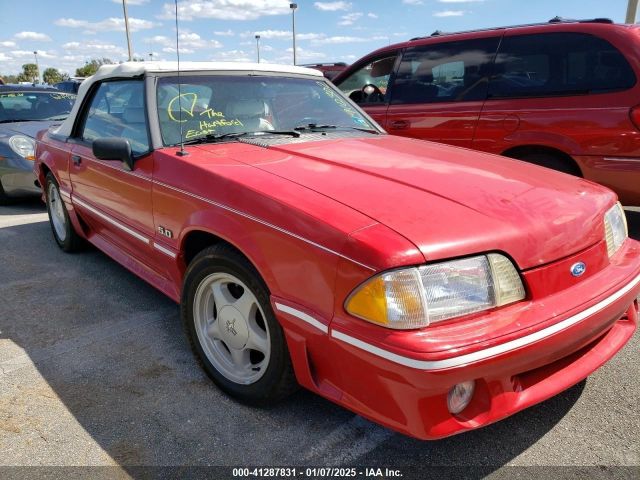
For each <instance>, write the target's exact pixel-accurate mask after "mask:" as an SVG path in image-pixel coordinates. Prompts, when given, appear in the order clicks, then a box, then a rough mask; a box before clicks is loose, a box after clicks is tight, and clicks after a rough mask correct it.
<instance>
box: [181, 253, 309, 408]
mask: <svg viewBox="0 0 640 480" xmlns="http://www.w3.org/2000/svg"><path fill="white" fill-rule="evenodd" d="M180 311H181V316H182V321H183V324H184V327H185V330H186V333H187V337H188V339H189V343H190V345H191V349H192V350H193V353H194V354H195V356H196V359H197V360H198V363H199V364H200V366H201V367H202V368H203V370H204V371H205V372H206V374H207V375H208V376H209V378H211V380H213V382H214V383H215V384H216V385H217V386H218V387H219V388H220V389H221V390H223V391H224V392H226V393H227V394H229V395H230V396H232V397H235V398H237V399H238V400H240V401H243V402H246V403H250V404H257V405H265V404H272V403H275V402H277V401H279V400H281V399H283V398H285V397H287V396H288V395H290V394H291V393H293V392H295V391H296V390H297V389H298V383H297V381H296V378H295V374H294V372H293V366H292V364H291V358H290V356H289V350H288V349H287V343H286V340H285V336H284V332H283V331H282V328H281V327H280V324H279V323H278V321H277V319H276V317H275V314H274V313H273V310H272V309H271V304H270V301H269V291H268V289H267V287H266V285H265V283H264V281H263V280H262V278H261V277H260V275H259V274H258V272H257V271H256V269H255V268H254V267H253V265H251V263H249V261H248V260H247V259H246V258H245V257H244V256H242V255H241V254H240V253H239V252H238V251H236V250H235V249H233V248H231V247H229V246H228V245H225V244H217V245H214V246H212V247H209V248H206V249H204V250H202V251H201V252H200V253H198V255H196V256H195V258H194V259H193V260H192V261H191V263H190V264H189V268H188V269H187V273H186V275H185V279H184V285H183V290H182V299H181V303H180Z"/></svg>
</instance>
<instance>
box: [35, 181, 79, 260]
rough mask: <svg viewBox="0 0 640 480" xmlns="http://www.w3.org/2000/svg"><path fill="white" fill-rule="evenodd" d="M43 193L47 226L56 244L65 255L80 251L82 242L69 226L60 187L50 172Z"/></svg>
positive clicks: (71, 226) (69, 221)
mask: <svg viewBox="0 0 640 480" xmlns="http://www.w3.org/2000/svg"><path fill="white" fill-rule="evenodd" d="M44 191H45V197H46V202H47V213H48V214H49V225H51V232H52V233H53V238H54V239H55V241H56V243H57V244H58V246H59V247H60V248H61V249H62V250H63V251H65V252H67V253H71V252H76V251H78V250H80V249H81V248H82V247H83V245H84V241H83V239H82V238H81V237H80V236H79V235H78V234H77V233H76V231H75V229H74V228H73V225H72V224H71V219H70V218H69V213H68V212H67V207H66V206H65V204H64V202H63V201H62V197H61V196H60V186H59V185H58V182H57V181H56V179H55V177H54V176H53V174H52V173H51V172H49V173H47V176H46V179H45V190H44Z"/></svg>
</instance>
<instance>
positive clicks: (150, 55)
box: [149, 52, 153, 62]
mask: <svg viewBox="0 0 640 480" xmlns="http://www.w3.org/2000/svg"><path fill="white" fill-rule="evenodd" d="M149 61H150V62H153V52H149Z"/></svg>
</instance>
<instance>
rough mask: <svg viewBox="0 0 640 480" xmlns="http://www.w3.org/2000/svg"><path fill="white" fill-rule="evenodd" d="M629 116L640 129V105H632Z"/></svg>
mask: <svg viewBox="0 0 640 480" xmlns="http://www.w3.org/2000/svg"><path fill="white" fill-rule="evenodd" d="M629 117H630V118H631V121H632V122H633V124H634V125H635V126H636V128H637V129H638V130H640V105H636V106H635V107H631V110H629Z"/></svg>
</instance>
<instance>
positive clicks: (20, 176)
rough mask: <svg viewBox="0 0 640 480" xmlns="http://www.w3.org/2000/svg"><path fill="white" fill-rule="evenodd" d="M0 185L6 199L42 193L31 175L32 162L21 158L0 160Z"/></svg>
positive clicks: (35, 179)
mask: <svg viewBox="0 0 640 480" xmlns="http://www.w3.org/2000/svg"><path fill="white" fill-rule="evenodd" d="M0 184H1V185H2V190H3V191H4V193H5V194H6V195H7V196H8V197H23V196H36V195H40V194H41V193H42V190H41V188H40V185H39V183H38V181H37V178H36V176H35V174H34V173H33V162H31V161H29V160H24V159H21V158H20V159H17V158H3V159H2V160H0Z"/></svg>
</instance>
